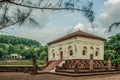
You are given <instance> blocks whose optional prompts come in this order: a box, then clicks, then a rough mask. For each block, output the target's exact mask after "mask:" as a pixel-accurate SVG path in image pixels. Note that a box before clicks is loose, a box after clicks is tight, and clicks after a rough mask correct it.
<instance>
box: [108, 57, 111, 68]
mask: <svg viewBox="0 0 120 80" xmlns="http://www.w3.org/2000/svg"><path fill="white" fill-rule="evenodd" d="M111 69H112V64H111V57H110V56H109V57H108V70H111Z"/></svg>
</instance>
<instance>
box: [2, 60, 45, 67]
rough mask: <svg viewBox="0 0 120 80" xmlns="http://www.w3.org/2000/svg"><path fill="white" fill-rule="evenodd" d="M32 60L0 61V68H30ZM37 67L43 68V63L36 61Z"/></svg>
mask: <svg viewBox="0 0 120 80" xmlns="http://www.w3.org/2000/svg"><path fill="white" fill-rule="evenodd" d="M31 65H32V60H0V66H31ZM37 65H39V66H44V65H45V61H40V60H37Z"/></svg>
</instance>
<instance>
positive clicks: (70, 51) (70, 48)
mask: <svg viewBox="0 0 120 80" xmlns="http://www.w3.org/2000/svg"><path fill="white" fill-rule="evenodd" d="M68 52H69V55H70V56H72V55H73V50H72V47H71V46H69V47H68Z"/></svg>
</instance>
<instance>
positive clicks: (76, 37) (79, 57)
mask: <svg viewBox="0 0 120 80" xmlns="http://www.w3.org/2000/svg"><path fill="white" fill-rule="evenodd" d="M104 40H105V39H104V38H101V37H98V36H96V35H93V34H89V33H86V32H83V31H76V32H73V33H70V34H68V35H65V36H63V37H61V38H59V39H56V40H54V41H52V42H49V43H48V46H49V47H48V61H58V60H61V61H64V67H65V66H67V67H69V68H75V65H76V64H78V65H79V67H80V68H85V67H87V66H88V61H89V60H90V56H91V55H92V56H93V60H94V67H95V68H97V67H103V65H104V63H103V60H104ZM78 61H79V62H78ZM68 62H69V65H67V64H68ZM73 63H74V64H73ZM71 65H72V66H71ZM81 65H82V66H81ZM56 66H57V65H56ZM61 67H62V66H61Z"/></svg>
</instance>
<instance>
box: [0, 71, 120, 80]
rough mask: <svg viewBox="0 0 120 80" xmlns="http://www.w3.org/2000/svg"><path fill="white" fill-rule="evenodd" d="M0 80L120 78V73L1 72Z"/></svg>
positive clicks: (102, 79) (116, 79) (113, 79)
mask: <svg viewBox="0 0 120 80" xmlns="http://www.w3.org/2000/svg"><path fill="white" fill-rule="evenodd" d="M0 80H120V74H110V75H104V76H103V75H101V76H87V77H67V76H59V75H51V74H39V75H31V74H29V73H20V72H1V73H0Z"/></svg>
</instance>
